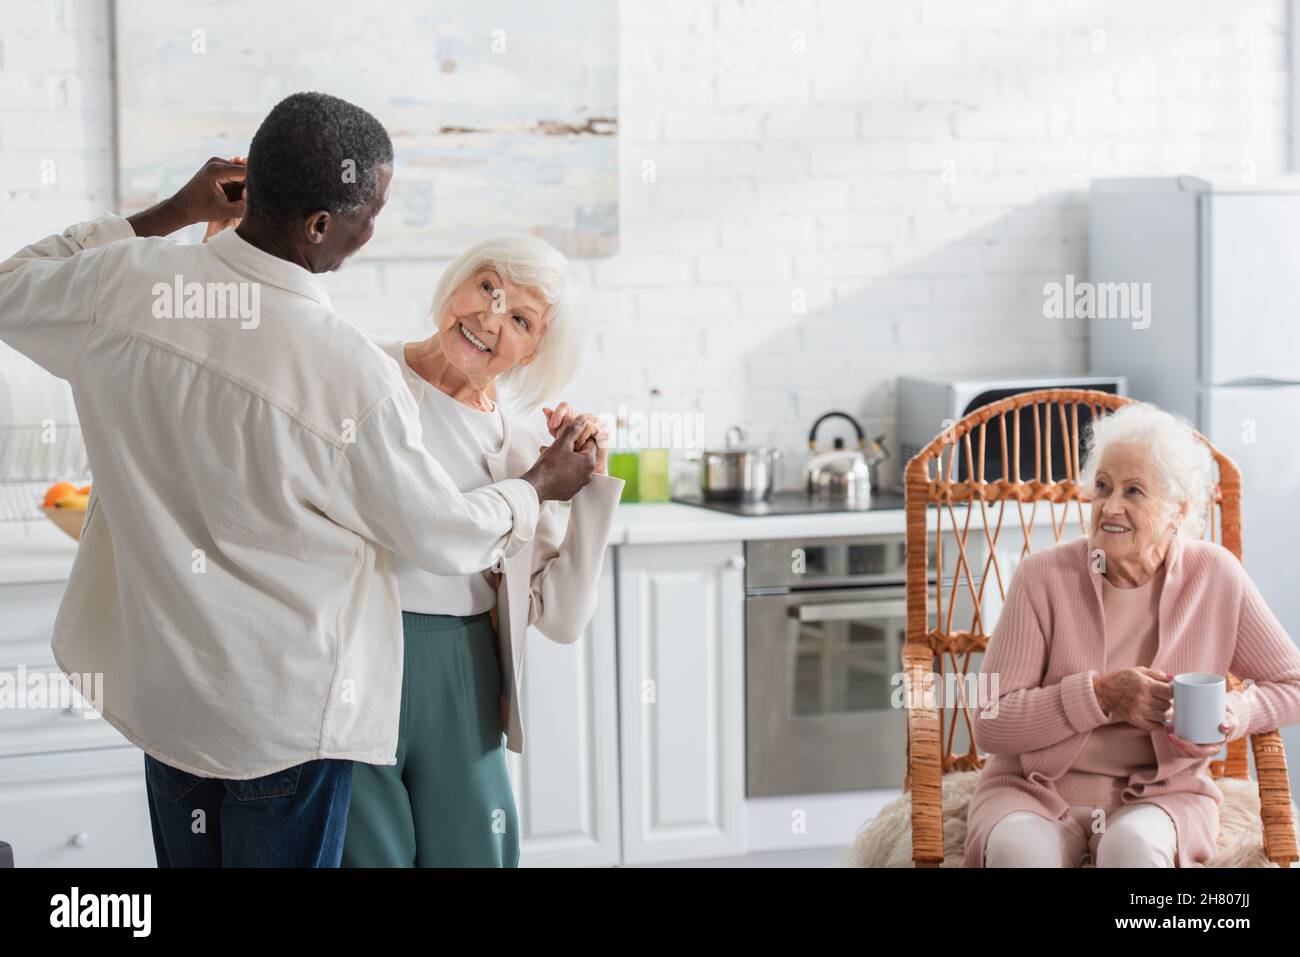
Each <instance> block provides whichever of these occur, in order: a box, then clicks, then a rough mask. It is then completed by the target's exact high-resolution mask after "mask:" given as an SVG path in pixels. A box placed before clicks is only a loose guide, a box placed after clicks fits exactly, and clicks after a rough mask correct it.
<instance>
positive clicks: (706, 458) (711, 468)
mask: <svg viewBox="0 0 1300 957" xmlns="http://www.w3.org/2000/svg"><path fill="white" fill-rule="evenodd" d="M744 441H745V433H744V432H742V431H741V430H740V427H739V426H734V425H733V426H732V427H731V428H729V429H728V430H727V447H726V448H725V449H705V450H704V452H703V453H702V454H701V456H700V492H701V493H703V495H704V497H705V498H707V499H720V500H725V501H738V502H757V501H761V500H762V499H765V498H767V497H768V496H769V495H771V494H772V488H773V486H774V485H775V483H776V463H777V459H779V458H780V457H781V453H780V451H779V450H778V449H774V448H769V447H767V446H760V447H758V448H745V447H744V446H743V445H742V443H743V442H744Z"/></svg>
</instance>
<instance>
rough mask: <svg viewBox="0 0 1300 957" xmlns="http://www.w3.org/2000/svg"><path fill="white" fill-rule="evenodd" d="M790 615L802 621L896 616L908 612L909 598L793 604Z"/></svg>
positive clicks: (850, 619)
mask: <svg viewBox="0 0 1300 957" xmlns="http://www.w3.org/2000/svg"><path fill="white" fill-rule="evenodd" d="M789 612H790V617H791V618H798V619H799V620H800V621H852V620H854V619H857V618H895V617H899V616H905V615H906V614H907V599H905V598H898V599H893V600H886V601H880V600H876V601H871V600H867V601H845V602H826V603H825V604H820V605H791V606H790V610H789Z"/></svg>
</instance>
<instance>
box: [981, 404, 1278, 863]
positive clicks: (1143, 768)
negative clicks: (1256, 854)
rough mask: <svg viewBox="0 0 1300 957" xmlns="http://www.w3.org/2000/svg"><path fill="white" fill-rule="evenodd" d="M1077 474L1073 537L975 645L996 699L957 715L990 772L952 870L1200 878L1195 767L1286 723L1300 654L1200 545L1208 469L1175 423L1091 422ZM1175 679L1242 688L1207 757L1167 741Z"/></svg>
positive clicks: (1209, 791)
mask: <svg viewBox="0 0 1300 957" xmlns="http://www.w3.org/2000/svg"><path fill="white" fill-rule="evenodd" d="M1082 471H1083V474H1082V475H1081V479H1082V482H1083V484H1084V486H1085V488H1087V489H1088V491H1089V492H1090V495H1091V499H1092V519H1091V529H1090V534H1089V536H1087V537H1084V538H1079V539H1077V540H1074V541H1068V542H1062V543H1060V544H1057V545H1054V546H1052V547H1050V548H1046V549H1044V550H1042V551H1039V552H1037V553H1034V554H1032V555H1029V556H1027V557H1026V558H1025V559H1024V561H1022V562H1021V564H1020V567H1019V568H1018V569H1017V570H1016V573H1015V576H1014V577H1013V578H1012V580H1011V584H1010V586H1009V588H1008V590H1007V596H1006V602H1005V605H1004V607H1003V609H1002V611H1001V614H1000V616H999V618H998V621H997V625H996V626H995V628H994V631H993V634H992V635H991V636H990V638H989V645H988V651H987V653H986V654H985V657H984V661H983V663H982V666H981V669H980V670H981V673H982V674H984V675H987V676H989V677H990V678H991V677H992V676H995V675H996V677H997V684H996V685H994V684H993V683H992V682H991V681H990V685H989V686H990V687H993V688H995V689H996V693H997V696H998V697H997V700H996V702H994V703H990V706H989V707H987V708H986V709H984V710H979V709H977V710H975V711H973V722H972V727H973V729H974V738H975V744H976V746H977V747H978V748H979V749H980V750H981V751H983V752H985V753H987V754H988V755H989V760H988V762H987V764H986V766H985V768H984V771H983V774H982V775H981V777H980V781H979V785H978V786H977V788H976V790H975V793H974V795H973V796H972V798H971V801H970V807H969V809H968V813H967V838H966V848H965V859H964V864H965V866H967V867H1076V866H1078V865H1080V864H1082V863H1084V862H1085V861H1088V860H1091V861H1092V862H1093V863H1094V864H1095V865H1096V866H1098V867H1197V866H1203V865H1204V864H1205V862H1206V861H1207V860H1208V859H1209V858H1210V857H1211V856H1213V854H1214V852H1215V846H1216V840H1217V837H1218V831H1219V805H1220V804H1222V802H1223V794H1222V792H1221V791H1220V789H1219V788H1218V786H1217V785H1216V784H1215V783H1214V781H1213V779H1212V778H1211V777H1210V775H1209V773H1208V764H1209V760H1210V758H1212V757H1214V756H1215V755H1216V754H1218V753H1219V751H1220V750H1221V749H1222V747H1223V745H1224V744H1225V743H1226V742H1227V741H1231V740H1234V739H1236V738H1240V737H1242V736H1244V735H1248V734H1252V733H1255V732H1259V731H1267V730H1270V729H1273V728H1277V727H1280V726H1283V725H1287V724H1293V723H1295V722H1297V721H1300V653H1298V652H1297V650H1296V647H1295V644H1294V643H1293V642H1292V640H1291V639H1290V638H1289V637H1288V636H1287V634H1286V632H1285V631H1284V630H1283V628H1282V626H1281V625H1280V624H1279V623H1278V620H1277V618H1276V617H1275V616H1274V615H1273V614H1272V612H1270V611H1269V608H1268V606H1267V605H1266V604H1265V602H1264V599H1263V597H1261V595H1260V593H1259V591H1258V590H1257V589H1256V587H1255V585H1254V584H1253V582H1252V581H1251V580H1250V577H1249V576H1248V575H1247V574H1246V572H1245V570H1244V569H1243V568H1242V566H1241V563H1240V562H1238V561H1237V559H1236V558H1235V557H1234V556H1233V555H1232V553H1231V552H1229V551H1228V550H1227V549H1225V548H1223V547H1222V546H1221V545H1218V544H1215V543H1213V542H1209V541H1204V540H1202V539H1201V536H1202V533H1203V530H1204V521H1205V515H1206V512H1207V510H1208V506H1209V496H1210V494H1211V492H1212V489H1213V486H1214V481H1215V479H1214V466H1213V459H1212V457H1211V455H1210V453H1209V450H1208V448H1207V447H1206V445H1205V443H1204V442H1202V441H1201V440H1200V439H1199V437H1198V436H1197V435H1196V433H1195V432H1194V431H1193V430H1192V428H1191V426H1190V425H1188V424H1187V423H1186V421H1185V420H1182V419H1180V418H1176V417H1175V416H1172V415H1170V414H1169V413H1167V412H1164V411H1162V410H1160V409H1158V408H1156V407H1155V406H1152V405H1148V404H1145V403H1133V404H1129V405H1124V406H1122V407H1120V408H1119V409H1118V410H1116V411H1115V412H1114V413H1112V414H1110V415H1108V416H1105V417H1103V418H1101V419H1099V420H1097V421H1095V422H1094V423H1093V426H1092V429H1091V434H1090V442H1089V449H1088V454H1087V458H1086V460H1085V463H1084V468H1083V470H1082ZM1182 672H1206V673H1210V674H1217V675H1226V674H1228V673H1229V672H1231V673H1232V674H1234V675H1236V676H1237V677H1238V678H1240V679H1242V680H1243V681H1244V682H1246V683H1247V690H1246V692H1244V693H1243V692H1239V691H1234V692H1229V694H1228V703H1227V709H1226V712H1227V713H1226V716H1225V720H1224V721H1223V723H1222V724H1221V725H1220V728H1219V730H1220V731H1221V732H1222V733H1223V740H1222V741H1219V742H1216V743H1212V744H1194V743H1192V742H1189V741H1185V740H1183V739H1182V738H1179V737H1178V736H1177V735H1175V734H1174V733H1173V730H1172V717H1173V690H1172V684H1171V682H1172V679H1173V677H1174V675H1176V674H1179V673H1182ZM980 686H981V687H984V686H985V685H984V684H983V683H982V682H981V685H980ZM981 704H982V703H981Z"/></svg>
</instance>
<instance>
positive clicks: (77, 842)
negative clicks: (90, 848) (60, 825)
mask: <svg viewBox="0 0 1300 957" xmlns="http://www.w3.org/2000/svg"><path fill="white" fill-rule="evenodd" d="M70 843H71V844H72V846H73V847H85V846H86V845H87V844H89V843H90V835H89V834H87V833H86V832H85V831H78V832H77V833H76V834H74V835H72V841H71V842H70Z"/></svg>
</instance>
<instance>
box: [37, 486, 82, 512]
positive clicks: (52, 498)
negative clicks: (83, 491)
mask: <svg viewBox="0 0 1300 957" xmlns="http://www.w3.org/2000/svg"><path fill="white" fill-rule="evenodd" d="M76 494H77V486H75V485H73V484H72V483H71V482H55V483H54V484H53V485H51V486H50V488H49V490H48V491H47V492H46V493H45V507H46V508H53V507H54V503H55V502H57V501H58V500H59V499H61V498H63V496H65V495H76Z"/></svg>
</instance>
